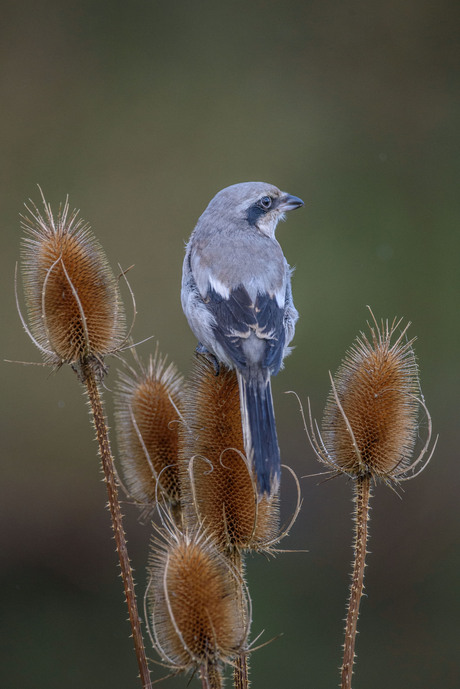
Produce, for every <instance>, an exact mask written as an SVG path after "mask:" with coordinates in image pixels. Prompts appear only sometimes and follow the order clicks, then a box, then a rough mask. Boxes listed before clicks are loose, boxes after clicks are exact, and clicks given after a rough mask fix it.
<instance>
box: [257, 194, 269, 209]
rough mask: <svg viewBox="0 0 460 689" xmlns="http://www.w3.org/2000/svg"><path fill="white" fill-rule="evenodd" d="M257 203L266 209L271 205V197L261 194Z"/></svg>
mask: <svg viewBox="0 0 460 689" xmlns="http://www.w3.org/2000/svg"><path fill="white" fill-rule="evenodd" d="M259 205H260V207H261V208H263V209H264V210H266V211H268V209H269V208H270V207H271V205H272V199H271V198H270V197H269V196H262V198H261V199H260V201H259Z"/></svg>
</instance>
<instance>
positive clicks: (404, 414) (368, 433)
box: [310, 312, 434, 481]
mask: <svg viewBox="0 0 460 689" xmlns="http://www.w3.org/2000/svg"><path fill="white" fill-rule="evenodd" d="M371 315H372V317H373V318H374V316H373V314H372V312H371ZM409 325H410V323H408V324H407V325H406V326H405V327H404V328H403V329H402V330H400V326H401V320H398V321H396V320H394V321H393V322H392V324H391V325H389V323H388V321H386V322H383V321H381V323H380V324H379V323H378V322H377V321H376V320H375V319H374V320H373V323H372V325H369V329H370V337H367V336H366V335H365V334H364V333H361V334H360V336H359V337H358V338H357V339H356V341H355V343H354V344H353V346H352V347H351V349H350V350H349V351H348V353H347V354H346V357H345V359H344V361H343V362H342V365H341V366H340V368H339V370H338V371H337V373H336V375H335V376H334V377H333V378H332V376H331V384H332V389H331V391H330V393H329V397H328V400H327V403H326V407H325V410H324V416H323V423H322V430H321V434H320V433H319V432H318V430H317V428H316V431H315V428H314V426H313V423H312V419H311V414H310V429H311V440H312V444H313V447H314V449H315V451H316V453H317V455H318V457H319V459H320V460H321V461H323V462H324V463H325V464H326V465H328V467H329V468H330V469H331V470H333V471H334V472H337V473H345V474H348V475H349V476H351V477H357V476H366V475H367V476H371V477H372V478H374V479H376V478H380V479H383V480H384V481H401V480H404V479H409V478H413V477H414V476H415V475H417V474H418V473H420V471H421V470H423V469H424V468H425V466H426V464H427V463H428V461H429V460H430V459H431V455H432V453H433V450H434V447H433V448H432V450H431V451H430V452H428V448H429V445H430V441H431V418H430V415H429V413H428V410H427V408H426V406H425V403H424V401H423V397H422V393H421V390H420V382H419V373H418V367H417V362H416V359H415V354H414V350H413V348H412V344H413V341H414V340H408V339H407V338H406V333H407V329H408V327H409ZM397 331H399V334H396V333H397ZM393 338H394V341H393V342H392V339H393ZM420 408H422V409H423V410H424V412H425V414H426V417H427V420H428V437H427V440H426V443H425V445H424V447H423V448H422V450H421V452H420V454H419V455H418V457H417V458H416V459H413V453H414V449H415V446H416V441H417V438H418V433H419V420H418V417H419V411H420ZM427 452H428V459H427V461H425V462H424V463H423V462H422V460H423V458H424V457H426V455H427Z"/></svg>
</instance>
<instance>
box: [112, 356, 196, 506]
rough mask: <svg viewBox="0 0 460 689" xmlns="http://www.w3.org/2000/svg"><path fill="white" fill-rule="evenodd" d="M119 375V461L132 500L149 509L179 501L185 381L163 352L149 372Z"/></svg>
mask: <svg viewBox="0 0 460 689" xmlns="http://www.w3.org/2000/svg"><path fill="white" fill-rule="evenodd" d="M138 364H139V370H138V371H135V370H134V369H130V372H129V373H128V374H126V373H121V374H120V384H119V386H118V390H117V392H116V395H115V408H116V412H115V413H116V422H117V436H118V444H119V447H120V457H121V463H122V466H123V471H124V475H125V477H126V481H127V484H128V488H129V490H130V492H131V494H132V496H133V497H134V498H135V499H136V500H138V501H139V503H140V504H141V505H143V506H146V507H148V508H149V507H150V508H152V507H154V506H155V504H156V501H157V499H159V498H163V499H165V500H166V501H167V502H169V503H170V504H171V505H172V506H174V505H177V503H178V502H179V499H180V490H179V469H178V434H179V430H178V427H179V414H180V407H181V395H182V387H183V379H182V376H180V375H179V373H178V371H177V369H176V367H175V366H174V364H169V365H166V357H162V356H161V355H160V354H159V352H158V348H157V351H156V352H155V355H154V356H153V357H152V356H151V357H150V359H149V362H148V365H147V366H146V367H145V366H143V365H142V363H141V362H140V361H138ZM157 482H159V483H158V486H157Z"/></svg>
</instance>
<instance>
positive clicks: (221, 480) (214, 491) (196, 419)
mask: <svg viewBox="0 0 460 689" xmlns="http://www.w3.org/2000/svg"><path fill="white" fill-rule="evenodd" d="M183 418H184V423H183V424H182V425H181V428H180V456H181V458H182V459H183V460H184V461H183V462H182V463H181V485H182V496H183V503H184V510H185V512H186V514H187V515H188V519H189V520H193V519H194V518H195V520H196V518H197V517H198V521H199V522H201V523H204V524H205V525H206V529H207V530H208V531H209V532H210V533H211V534H212V536H213V538H214V539H215V540H216V542H217V543H218V544H219V546H220V547H221V548H222V549H226V550H233V549H235V550H244V549H253V550H264V549H265V544H267V543H269V542H271V541H272V540H273V538H275V536H276V534H277V530H278V519H279V501H278V497H277V496H276V495H273V496H270V497H268V496H263V497H262V499H260V500H258V497H257V487H256V484H255V480H254V477H253V474H252V471H251V468H250V467H249V465H248V461H247V459H246V457H245V455H244V444H243V432H242V426H241V413H240V398H239V390H238V381H237V377H236V374H235V372H234V371H231V370H229V369H227V368H226V367H225V366H224V365H222V364H221V365H220V369H219V372H218V373H217V374H216V371H215V369H214V366H213V364H212V363H211V362H210V361H209V359H207V358H206V357H203V356H200V355H196V356H195V360H194V365H193V369H192V373H191V377H190V380H189V384H188V386H187V390H186V394H185V395H184V403H183ZM267 549H268V548H267Z"/></svg>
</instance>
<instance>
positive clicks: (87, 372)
mask: <svg viewBox="0 0 460 689" xmlns="http://www.w3.org/2000/svg"><path fill="white" fill-rule="evenodd" d="M81 378H82V380H83V383H84V385H85V386H86V390H87V393H88V398H89V402H90V405H91V411H92V414H93V420H94V428H95V430H96V436H97V441H98V444H99V452H100V455H101V460H102V468H103V470H104V476H105V483H106V485H107V494H108V499H109V509H110V515H111V517H112V528H113V532H114V537H115V543H116V546H117V552H118V557H119V559H120V569H121V576H122V579H123V585H124V589H125V596H126V603H127V606H128V612H129V620H130V622H131V628H132V632H133V641H134V648H135V651H136V657H137V663H138V666H139V673H140V678H141V680H142V686H143V689H151V687H152V683H151V681H150V673H149V669H148V665H147V659H146V656H145V649H144V642H143V639H142V632H141V623H140V619H139V614H138V610H137V603H136V594H135V592H134V580H133V573H132V569H131V563H130V561H129V557H128V550H127V546H126V536H125V532H124V529H123V522H122V515H121V509H120V503H119V501H118V490H117V485H116V482H115V472H114V463H113V456H112V451H111V449H110V441H109V435H108V428H107V423H106V419H105V415H104V407H103V402H102V398H101V395H100V392H99V387H98V384H97V380H96V374H95V372H94V368H92V366H91V364H90V363H86V364H82V366H81Z"/></svg>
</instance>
